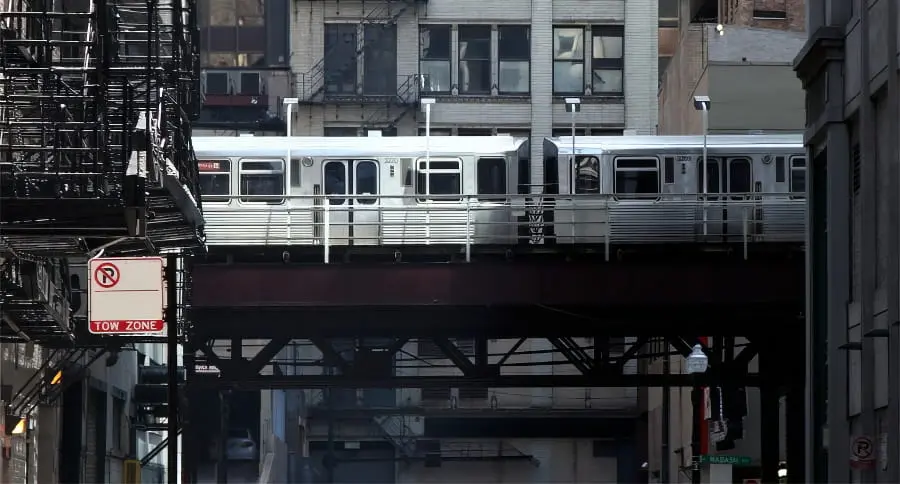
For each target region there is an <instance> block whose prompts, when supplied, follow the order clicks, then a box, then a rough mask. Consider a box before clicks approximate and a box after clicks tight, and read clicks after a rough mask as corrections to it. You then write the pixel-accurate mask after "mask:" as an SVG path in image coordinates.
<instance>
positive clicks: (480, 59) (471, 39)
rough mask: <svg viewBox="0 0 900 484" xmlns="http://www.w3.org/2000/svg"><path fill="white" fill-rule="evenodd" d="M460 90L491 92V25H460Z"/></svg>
mask: <svg viewBox="0 0 900 484" xmlns="http://www.w3.org/2000/svg"><path fill="white" fill-rule="evenodd" d="M459 92H460V94H490V92H491V26H490V25H460V26H459Z"/></svg>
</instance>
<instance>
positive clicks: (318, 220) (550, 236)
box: [204, 193, 806, 263]
mask: <svg viewBox="0 0 900 484" xmlns="http://www.w3.org/2000/svg"><path fill="white" fill-rule="evenodd" d="M428 198H429V200H422V196H421V195H369V194H363V195H355V196H351V197H348V196H346V195H339V196H334V195H330V196H309V195H306V196H232V197H207V198H206V199H204V217H205V219H206V227H205V229H206V233H207V236H208V237H207V243H208V245H213V246H216V245H219V246H247V245H257V246H260V245H262V246H321V247H322V248H323V254H324V262H325V263H328V262H330V256H331V248H332V247H343V246H349V245H353V246H382V247H397V248H400V247H402V246H410V245H419V246H428V245H442V246H457V247H459V248H460V251H461V253H464V254H465V258H466V261H470V260H471V255H472V248H473V246H477V245H518V244H530V245H549V244H556V245H564V244H566V245H583V244H594V245H600V246H603V247H604V248H605V252H606V257H607V258H608V257H609V250H610V246H611V245H617V246H621V245H632V244H667V243H711V244H715V243H731V244H735V243H741V244H743V250H744V256H745V257H746V256H747V255H748V252H749V246H750V245H751V244H754V243H763V242H796V243H802V242H803V241H804V239H805V213H806V201H805V200H804V199H802V198H799V196H797V197H794V196H791V195H790V194H759V193H755V194H747V195H737V194H728V195H727V196H723V195H709V196H708V197H707V199H706V200H703V199H702V198H703V196H702V195H695V194H675V195H673V194H660V195H659V196H658V197H657V198H655V199H640V200H638V199H624V198H621V197H618V198H617V197H614V196H609V195H544V196H535V195H491V196H478V195H451V196H445V195H431V196H429V197H428ZM229 200H230V201H229Z"/></svg>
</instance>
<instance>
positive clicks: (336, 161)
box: [322, 158, 354, 205]
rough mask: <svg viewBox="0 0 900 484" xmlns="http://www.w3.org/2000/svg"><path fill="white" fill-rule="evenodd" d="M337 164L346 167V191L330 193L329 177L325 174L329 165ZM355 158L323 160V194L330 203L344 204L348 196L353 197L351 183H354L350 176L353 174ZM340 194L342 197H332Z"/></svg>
mask: <svg viewBox="0 0 900 484" xmlns="http://www.w3.org/2000/svg"><path fill="white" fill-rule="evenodd" d="M332 163H333V164H335V165H338V166H341V167H343V169H344V193H328V178H327V177H326V176H325V170H327V169H328V165H331V164H332ZM353 174H354V173H353V160H352V159H349V158H326V159H324V160H322V196H323V197H325V199H326V200H328V204H329V205H343V204H344V203H346V200H347V198H349V197H352V196H353V194H352V193H351V191H352V190H350V184H351V183H353V182H352V181H351V180H350V178H351V177H352V176H353ZM335 196H340V197H341V198H331V197H335Z"/></svg>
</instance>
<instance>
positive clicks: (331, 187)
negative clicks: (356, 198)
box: [324, 161, 347, 205]
mask: <svg viewBox="0 0 900 484" xmlns="http://www.w3.org/2000/svg"><path fill="white" fill-rule="evenodd" d="M324 173H325V195H326V196H327V195H346V194H347V164H346V163H345V162H343V161H329V162H327V163H325V168H324ZM328 202H329V203H330V204H331V205H343V204H344V199H343V198H330V197H329V198H328Z"/></svg>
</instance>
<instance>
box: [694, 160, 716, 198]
mask: <svg viewBox="0 0 900 484" xmlns="http://www.w3.org/2000/svg"><path fill="white" fill-rule="evenodd" d="M697 173H700V174H701V175H703V158H702V157H701V158H698V159H697ZM706 175H707V176H708V178H709V181H708V182H706V181H705V180H706V177H704V176H699V177H697V193H703V189H704V188H706V193H721V191H722V171H721V170H720V169H719V159H718V158H709V157H708V158H707V159H706ZM704 183H706V187H704V186H703V184H704ZM709 200H718V197H709Z"/></svg>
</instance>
